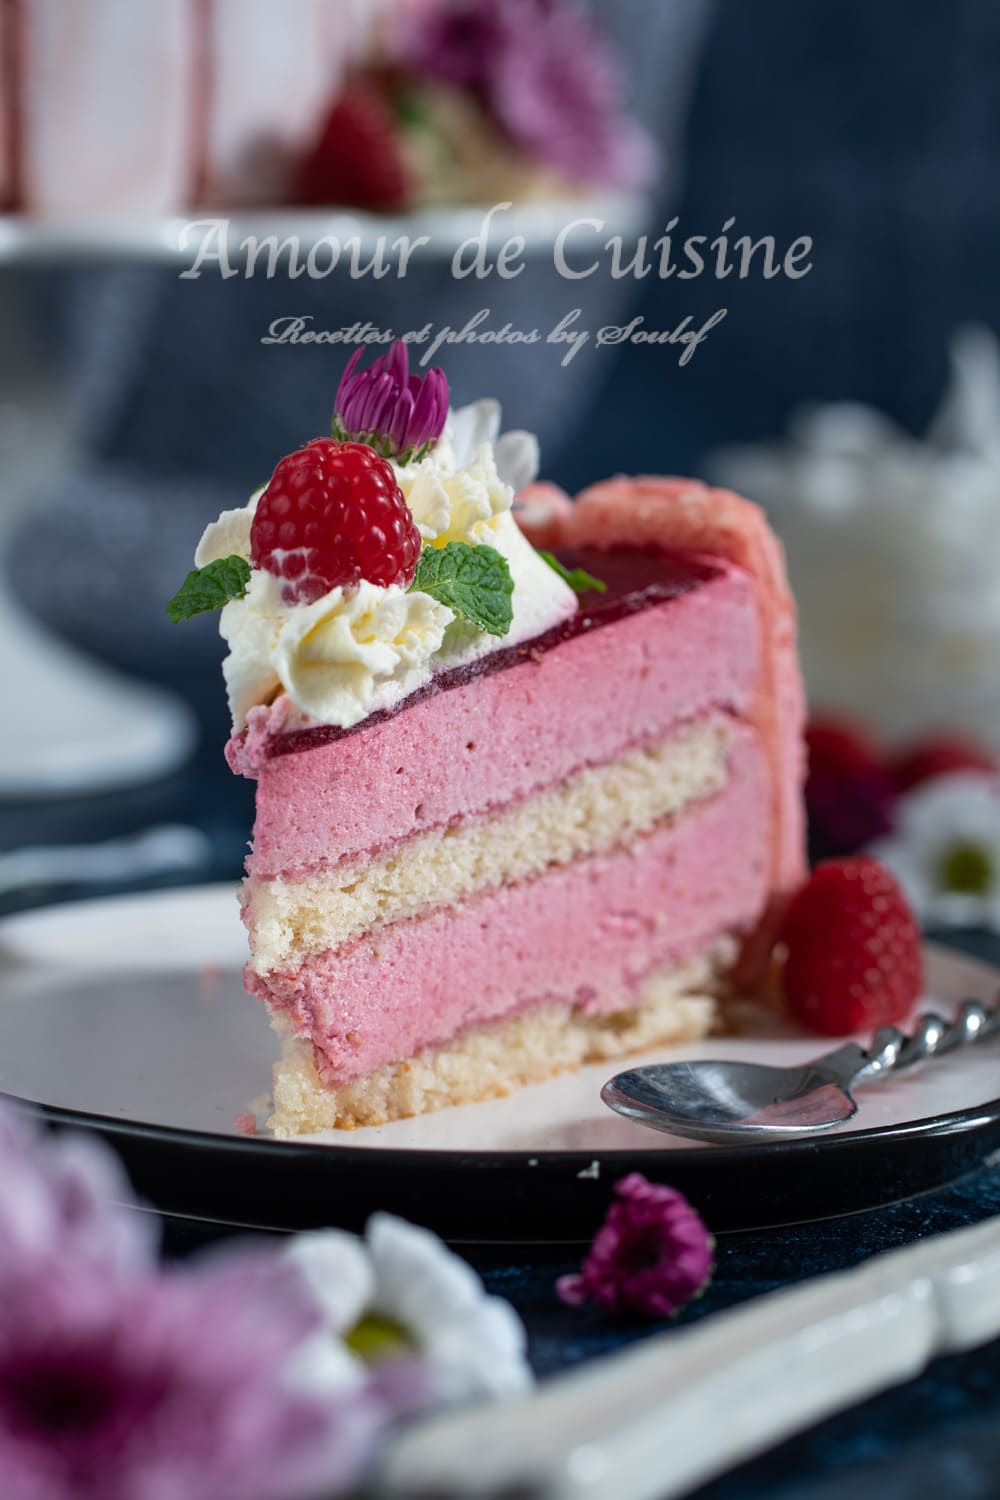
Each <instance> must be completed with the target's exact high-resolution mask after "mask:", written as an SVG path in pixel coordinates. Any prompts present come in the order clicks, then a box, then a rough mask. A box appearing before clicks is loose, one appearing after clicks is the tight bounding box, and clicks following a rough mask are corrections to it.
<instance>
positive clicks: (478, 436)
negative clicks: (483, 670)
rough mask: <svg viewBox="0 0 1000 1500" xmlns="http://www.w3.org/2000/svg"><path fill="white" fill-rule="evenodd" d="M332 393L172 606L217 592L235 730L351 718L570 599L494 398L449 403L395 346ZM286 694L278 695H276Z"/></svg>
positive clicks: (522, 632)
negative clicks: (326, 433) (298, 445)
mask: <svg viewBox="0 0 1000 1500" xmlns="http://www.w3.org/2000/svg"><path fill="white" fill-rule="evenodd" d="M360 352H361V351H358V354H357V355H355V356H354V357H353V358H352V359H351V361H350V363H349V365H348V367H347V370H346V371H345V374H344V377H343V379H342V381H341V384H340V388H339V389H338V393H337V399H336V403H335V409H334V417H333V432H334V437H333V438H317V439H314V440H313V442H312V443H310V444H307V445H306V447H305V448H303V449H300V450H298V452H297V453H295V454H291V455H289V456H288V457H287V458H286V459H283V460H282V461H281V463H280V464H279V465H278V466H277V468H276V469H275V472H274V475H273V476H272V478H271V480H270V482H269V484H268V485H266V486H265V487H264V488H262V489H260V490H258V491H256V492H255V494H253V495H252V496H251V498H250V500H249V501H248V502H247V504H246V505H245V506H243V507H242V508H240V509H234V510H227V511H224V512H223V513H222V515H221V516H220V517H219V518H218V520H216V521H213V522H212V523H211V524H210V525H209V526H208V527H207V528H206V530H205V533H204V535H203V536H202V538H201V541H200V542H199V544H198V548H197V550H196V552H195V565H196V568H195V571H194V572H193V573H191V574H190V575H189V577H188V579H187V580H186V581H185V584H184V587H183V588H182V589H181V590H180V592H179V593H178V595H177V597H176V598H175V599H174V600H173V601H172V602H171V605H170V611H171V615H172V618H175V619H183V618H186V617H187V616H188V615H190V614H193V613H197V612H198V611H200V610H202V609H206V608H215V607H218V606H220V605H223V606H224V607H223V609H222V616H221V621H220V628H221V632H222V635H223V637H224V638H225V640H226V643H227V645H228V646H229V654H228V656H227V657H226V660H225V663H224V673H225V679H226V686H227V691H228V695H229V704H230V709H231V712H232V717H233V727H234V730H235V731H236V732H237V733H238V732H240V731H241V730H242V729H243V728H244V727H245V725H246V723H247V720H248V716H249V715H250V714H251V712H252V711H253V710H254V709H258V708H264V707H268V706H272V705H275V706H276V721H277V719H280V722H281V724H282V726H283V727H284V728H285V729H288V728H290V727H294V725H295V724H296V723H298V724H300V725H303V726H304V725H308V724H329V725H333V726H336V727H338V728H342V729H348V728H351V727H352V726H353V725H355V724H357V723H359V722H360V721H361V720H362V719H364V718H366V717H367V716H368V715H369V714H371V713H374V712H377V711H379V710H384V709H389V708H392V707H394V706H395V705H396V704H398V703H399V702H400V701H401V700H402V699H403V698H405V697H408V696H409V695H410V694H412V693H414V692H416V691H417V689H419V688H420V687H422V686H423V685H424V684H425V683H426V682H427V681H428V680H429V678H430V676H431V675H432V673H433V672H434V671H435V670H436V669H439V668H443V667H445V666H448V667H454V666H457V665H460V664H462V663H463V662H467V661H471V660H473V659H475V658H477V657H480V656H483V655H485V654H487V653H489V652H491V651H495V650H498V649H499V648H500V647H501V646H510V645H514V644H517V643H519V642H520V641H523V640H526V639H529V638H531V637H532V636H535V635H538V634H540V633H541V632H543V631H544V630H546V629H548V628H550V627H551V626H553V625H556V624H558V623H560V621H562V620H564V619H566V618H568V617H569V616H570V615H571V614H573V613H574V612H575V610H576V608H577V601H576V595H575V593H574V591H573V589H572V588H571V587H569V585H568V584H567V583H566V582H565V581H564V580H563V579H562V578H560V577H559V576H558V574H557V573H556V572H555V571H553V569H552V568H551V567H550V566H549V565H548V564H547V563H546V561H545V560H544V558H543V557H542V556H541V555H540V554H539V553H537V552H536V551H535V549H534V548H533V547H532V546H531V545H530V544H529V543H528V541H527V540H526V539H525V537H524V536H523V535H522V533H521V532H520V530H519V529H518V526H517V523H516V521H515V520H514V516H513V512H512V508H511V507H512V505H513V501H514V495H515V492H516V490H517V489H519V488H521V487H522V486H523V485H525V484H527V483H529V482H530V481H531V480H532V479H533V478H534V476H535V473H536V472H537V463H538V445H537V443H536V442H535V440H534V438H533V437H532V436H531V435H530V434H528V433H509V434H507V435H506V436H504V437H501V436H500V409H499V407H498V406H497V404H496V403H495V402H490V401H482V402H478V403H476V405H474V406H472V407H468V408H465V409H464V410H460V411H456V412H451V411H450V409H449V405H448V386H447V381H446V380H445V377H444V374H443V372H442V371H440V370H430V371H428V373H427V374H426V375H424V376H418V375H411V374H410V373H409V366H408V358H407V352H406V348H405V346H404V345H402V344H400V343H397V344H394V345H393V346H392V348H391V349H390V350H389V351H388V352H387V353H386V354H385V355H383V356H381V357H380V358H379V359H377V360H375V361H374V363H373V364H372V365H371V366H370V367H369V368H368V369H367V370H359V369H358V361H359V356H360ZM282 700H287V701H282Z"/></svg>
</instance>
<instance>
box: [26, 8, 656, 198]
mask: <svg viewBox="0 0 1000 1500" xmlns="http://www.w3.org/2000/svg"><path fill="white" fill-rule="evenodd" d="M649 167H650V148H649V144H648V141H647V140H646V138H645V137H644V136H643V134H642V133H641V131H640V130H639V129H638V127H637V126H636V125H635V124H634V123H633V122H632V121H631V120H630V119H629V118H628V116H627V114H626V113H625V110H624V107H623V103H622V85H621V79H620V77H619V73H618V69H617V67H616V65H615V59H614V57H613V55H612V53H611V51H610V49H609V46H608V44H607V42H606V40H605V38H604V37H603V35H602V34H601V32H600V31H599V29H598V27H597V25H596V23H595V21H594V19H593V17H592V16H591V15H590V14H589V12H588V11H587V10H586V8H585V6H584V5H583V4H582V3H581V0H281V4H276V3H275V0H156V3H155V4H150V5H144V4H136V3H135V0H0V205H2V206H5V207H6V208H8V209H14V210H18V211H22V212H25V213H28V214H32V215H37V216H41V217H73V216H76V217H81V216H101V215H108V216H122V217H127V216H130V215H136V216H142V215H149V214H157V213H169V212H177V211H179V210H182V209H185V208H190V207H194V206H198V205H201V206H206V207H212V208H217V209H230V208H245V207H248V206H255V205H256V206H276V205H296V204H299V205H308V206H316V205H341V204H342V205H347V206H355V207H363V208H370V209H374V210H396V211H402V210H407V209H411V208H414V207H418V206H420V205H422V204H433V203H442V202H446V203H455V202H490V203H492V202H494V201H501V200H504V199H508V198H509V199H522V198H531V197H538V196H551V195H553V194H560V193H572V192H578V191H579V190H580V189H581V188H586V187H591V186H595V185H613V186H621V187H632V186H635V185H636V184H637V183H639V182H640V181H641V180H643V179H644V178H645V176H646V175H647V174H648V171H649Z"/></svg>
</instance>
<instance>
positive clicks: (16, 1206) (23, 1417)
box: [0, 1106, 384, 1500]
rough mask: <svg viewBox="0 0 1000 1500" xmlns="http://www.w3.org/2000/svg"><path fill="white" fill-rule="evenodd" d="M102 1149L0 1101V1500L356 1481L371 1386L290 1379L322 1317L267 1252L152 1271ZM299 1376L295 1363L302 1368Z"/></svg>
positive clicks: (244, 1499) (145, 1496) (254, 1499)
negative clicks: (32, 1121) (112, 1199)
mask: <svg viewBox="0 0 1000 1500" xmlns="http://www.w3.org/2000/svg"><path fill="white" fill-rule="evenodd" d="M109 1187H111V1188H113V1190H114V1191H115V1192H116V1194H117V1195H119V1196H121V1197H124V1198H125V1199H126V1201H127V1200H128V1194H127V1191H126V1188H125V1181H124V1176H123V1174H121V1173H120V1171H119V1169H118V1167H117V1163H116V1162H115V1161H114V1159H113V1158H112V1157H111V1155H110V1153H106V1152H104V1151H102V1150H101V1148H100V1147H98V1146H97V1145H96V1144H95V1143H92V1142H89V1141H85V1140H82V1139H81V1138H78V1137H70V1136H62V1137H59V1138H52V1139H48V1138H42V1137H36V1136H34V1135H33V1134H32V1133H31V1131H30V1130H29V1129H28V1128H27V1127H26V1125H25V1123H24V1121H23V1120H21V1119H20V1118H16V1117H14V1116H12V1115H11V1114H10V1113H9V1112H8V1111H7V1110H5V1109H4V1108H3V1107H2V1106H0V1475H2V1476H3V1484H2V1493H3V1496H4V1500H67V1497H69V1496H73V1497H74V1500H230V1497H231V1500H291V1497H294V1496H300V1497H308V1496H314V1495H317V1494H320V1493H322V1494H324V1495H329V1494H333V1493H336V1492H337V1491H339V1490H342V1489H343V1488H345V1487H347V1486H348V1485H350V1484H352V1483H353V1482H354V1481H355V1480H356V1479H357V1477H358V1475H359V1473H360V1471H361V1468H362V1465H363V1463H364V1461H365V1459H366V1458H367V1456H368V1453H369V1451H370V1445H371V1443H372V1441H373V1439H374V1436H375V1434H376V1432H377V1430H378V1428H379V1426H380V1423H381V1422H382V1420H383V1419H384V1405H383V1397H382V1393H381V1392H378V1393H376V1392H375V1390H374V1387H373V1386H372V1384H371V1383H370V1382H365V1381H362V1382H356V1383H354V1384H353V1385H351V1386H349V1387H346V1388H341V1387H334V1388H330V1387H324V1386H323V1383H322V1381H321V1380H320V1379H318V1378H317V1375H316V1369H315V1364H316V1361H314V1368H313V1371H312V1379H311V1380H307V1379H304V1378H303V1370H302V1364H303V1361H302V1355H303V1352H304V1351H306V1350H308V1349H309V1347H310V1344H311V1342H312V1341H313V1340H314V1339H315V1337H316V1334H317V1332H318V1331H319V1330H320V1329H321V1326H322V1323H321V1314H320V1309H319V1307H318V1305H317V1303H316V1301H315V1299H314V1297H313V1295H312V1294H311V1293H310V1291H309V1289H308V1287H307V1285H306V1283H305V1281H304V1279H303V1278H302V1276H301V1275H300V1273H298V1272H297V1271H296V1269H295V1268H294V1266H291V1265H289V1264H288V1263H286V1262H285V1260H284V1259H283V1258H282V1257H279V1256H278V1255H276V1254H275V1253H274V1252H273V1251H270V1250H268V1251H266V1252H264V1251H259V1252H258V1251H254V1252H251V1251H246V1250H245V1251H241V1252H239V1253H232V1252H230V1253H227V1254H221V1253H220V1254H216V1255H212V1256H209V1257H206V1258H205V1259H204V1260H203V1261H202V1262H201V1263H200V1264H198V1263H196V1264H194V1265H191V1266H186V1267H184V1268H182V1269H177V1270H167V1271H164V1272H161V1271H159V1270H158V1269H157V1267H156V1265H155V1263H154V1259H153V1254H152V1244H151V1240H150V1235H149V1232H148V1230H147V1228H146V1227H145V1226H146V1222H147V1221H146V1219H145V1218H144V1217H143V1216H140V1215H139V1214H136V1213H134V1212H131V1211H129V1210H128V1209H127V1208H125V1207H115V1206H112V1205H110V1204H109V1203H108V1202H107V1201H106V1199H105V1196H104V1194H105V1191H106V1190H107V1189H108V1188H109ZM307 1373H308V1371H307Z"/></svg>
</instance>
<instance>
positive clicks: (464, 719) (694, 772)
mask: <svg viewBox="0 0 1000 1500" xmlns="http://www.w3.org/2000/svg"><path fill="white" fill-rule="evenodd" d="M359 358H360V351H359V352H358V354H356V355H355V356H354V357H353V358H352V360H351V361H350V364H349V367H348V369H347V371H346V372H345V375H344V378H343V379H342V381H341V384H340V388H339V390H338V393H337V398H336V403H335V411H334V417H333V425H332V435H331V436H330V437H321V438H317V439H315V440H313V441H312V442H311V443H309V444H307V445H306V446H305V447H304V448H303V449H300V450H298V451H297V452H295V453H293V454H290V455H288V456H287V457H286V458H284V459H282V460H281V462H280V463H279V464H278V465H277V467H276V469H275V471H274V473H273V475H272V477H271V479H270V481H269V483H268V484H267V486H266V487H265V488H264V489H263V490H262V491H259V492H258V493H257V494H256V495H254V496H253V497H252V498H251V500H250V502H249V504H248V505H247V506H245V507H244V508H242V509H240V510H234V511H228V512H225V513H224V514H223V515H222V516H221V517H220V518H219V520H218V521H217V522H214V523H213V524H212V525H210V526H209V527H208V529H207V531H206V532H205V535H204V536H203V538H202V540H201V543H200V544H199V547H198V550H197V553H196V557H195V562H196V568H195V570H194V571H193V572H192V573H191V574H190V575H189V576H188V578H187V580H186V581H185V584H184V586H183V587H182V589H181V590H180V592H179V593H178V595H177V596H176V598H175V599H174V600H173V601H172V602H171V606H170V610H169V612H170V614H171V617H172V618H175V619H181V618H185V617H187V616H188V615H190V614H193V613H197V612H199V611H200V610H204V609H210V608H214V607H218V606H223V608H222V615H221V630H222V634H223V636H224V637H225V639H226V641H227V643H228V646H229V655H228V657H227V658H226V662H225V667H224V670H225V678H226V684H227V689H228V696H229V702H230V707H231V710H232V716H233V735H232V739H231V741H230V743H229V746H228V749H227V755H228V759H229V762H230V765H231V766H232V768H233V769H234V770H235V771H237V772H240V773H242V774H244V775H247V776H251V777H254V778H256V782H257V794H256V822H255V827H254V833H253V852H252V855H251V857H250V859H249V861H248V865H247V879H246V881H245V884H244V889H243V911H244V918H245V921H246V924H247V927H248V930H249V933H250V942H251V958H250V962H249V964H248V966H247V970H246V984H247V988H248V989H249V991H250V992H251V993H253V994H255V995H257V996H259V997H260V998H261V999H262V1000H263V1001H264V1002H265V1003H266V1004H267V1006H268V1008H269V1011H270V1013H271V1016H272V1018H273V1021H274V1024H275V1027H276V1029H277V1030H278V1031H279V1032H280V1033H281V1035H282V1037H283V1039H284V1055H283V1057H282V1060H281V1061H280V1062H279V1063H278V1064H277V1065H276V1068H275V1074H274V1100H275V1113H274V1117H273V1121H272V1124H273V1126H274V1129H275V1130H276V1132H277V1133H278V1134H279V1135H293V1134H296V1133H299V1132H307V1131H313V1130H318V1129H322V1128H327V1127H334V1126H338V1127H351V1126H356V1125H363V1124H377V1123H381V1122H384V1121H387V1120H391V1119H395V1118H398V1117H401V1116H405V1115H411V1114H418V1113H421V1112H423V1111H426V1110H431V1109H436V1108H439V1107H441V1106H443V1105H448V1104H457V1103H463V1102H468V1101H473V1100H478V1099H483V1098H488V1097H491V1096H494V1095H497V1094H501V1093H505V1092H507V1091H509V1090H510V1089H512V1088H514V1087H517V1086H519V1085H522V1084H527V1083H530V1082H533V1081H536V1080H539V1079H542V1078H545V1077H548V1076H549V1075H550V1074H552V1073H555V1072H558V1071H559V1070H561V1069H563V1068H567V1067H572V1066H575V1065H577V1064H580V1063H583V1062H586V1061H591V1060H597V1059H603V1058H610V1057H615V1056H619V1055H621V1054H623V1053H627V1052H630V1051H634V1050H637V1049H640V1048H643V1047H648V1046H651V1045H653V1044H655V1043H659V1042H673V1041H681V1040H684V1041H690V1040H693V1039H695V1038H698V1037H700V1036H703V1035H705V1034H706V1032H708V1031H709V1030H710V1029H711V1027H712V1026H713V1024H715V1022H716V1019H717V1014H718V1012H717V1004H718V1000H719V997H720V996H723V995H725V994H726V993H728V992H729V991H730V990H731V989H732V987H733V986H734V984H735V983H736V981H737V976H738V977H739V982H740V983H742V984H753V983H754V982H756V981H757V980H759V979H760V977H761V975H762V973H763V971H764V969H765V967H766V964H767V961H768V955H769V951H770V948H771V944H772V941H773V937H774V933H775V930H776V924H777V922H778V921H779V920H780V917H781V914H782V910H783V907H784V904H785V901H786V899H787V897H788V896H789V894H790V893H791V892H792V891H793V890H794V889H795V888H796V887H797V886H798V884H799V882H800V880H801V878H802V874H803V868H804V863H803V828H802V809H801V779H802V769H803V767H802V743H801V731H802V694H801V684H800V680H799V673H798V663H797V655H796V648H795V629H794V607H793V603H792V600H791V597H790V594H789V592H788V588H787V584H786V581H785V576H784V567H783V561H782V557H781V552H780V549H779V547H778V545H777V543H776V542H775V540H774V538H773V536H772V535H771V533H770V531H769V530H768V528H767V525H766V523H765V521H764V519H763V516H762V514H761V512H760V511H759V510H758V509H757V508H756V507H755V506H753V505H751V504H749V503H748V502H746V501H744V500H741V499H739V498H738V497H737V496H736V495H733V494H730V493H728V492H725V491H721V490H710V489H708V488H706V487H705V486H704V485H701V484H699V483H697V482H695V481H689V480H678V479H662V478H639V479H626V478H618V479H614V480H609V481H607V482H604V483H600V484H596V485H594V486H592V487H591V488H589V489H588V490H587V491H585V492H584V493H583V494H582V495H581V496H579V497H578V498H577V499H576V501H574V502H570V500H569V499H568V498H567V497H566V496H565V495H563V494H561V493H560V492H558V491H555V490H554V489H552V487H550V486H539V485H537V484H533V483H532V481H533V480H534V475H535V470H536V467H537V445H536V444H535V443H534V441H533V439H532V438H531V437H530V436H529V435H527V434H525V433H508V434H506V435H504V436H500V414H499V410H498V409H497V407H496V405H495V403H492V402H489V401H486V402H480V403H478V404H477V405H475V406H473V407H469V408H465V409H462V410H457V411H453V410H451V409H450V406H449V397H448V387H447V382H446V380H445V377H444V375H443V373H442V372H440V371H437V370H432V371H429V372H428V373H427V374H426V375H425V376H423V377H422V378H421V377H418V376H415V375H413V376H411V375H410V373H409V370H408V362H407V354H406V349H405V348H404V347H403V346H402V345H398V344H397V345H394V346H392V348H391V349H390V350H389V351H388V352H387V353H385V354H383V355H382V356H381V357H380V358H378V359H377V360H376V361H375V362H374V364H372V365H371V367H370V368H369V369H367V370H361V369H359V368H358V360H359ZM515 497H517V508H515ZM538 549H541V550H538Z"/></svg>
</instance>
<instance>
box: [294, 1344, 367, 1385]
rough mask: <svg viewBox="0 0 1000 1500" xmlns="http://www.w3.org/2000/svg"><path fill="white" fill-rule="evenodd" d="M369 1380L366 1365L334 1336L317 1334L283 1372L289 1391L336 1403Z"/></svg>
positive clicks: (297, 1353)
mask: <svg viewBox="0 0 1000 1500" xmlns="http://www.w3.org/2000/svg"><path fill="white" fill-rule="evenodd" d="M367 1379H368V1373H367V1370H366V1369H365V1365H364V1362H363V1361H362V1360H360V1359H358V1357H357V1355H356V1354H352V1353H351V1351H350V1349H348V1348H347V1346H346V1344H344V1343H342V1342H341V1340H340V1339H338V1338H336V1337H335V1336H334V1335H333V1334H331V1333H325V1332H319V1333H314V1334H312V1335H311V1337H309V1338H307V1339H306V1340H305V1341H304V1342H303V1343H301V1344H300V1345H299V1347H298V1348H297V1349H296V1350H295V1353H294V1354H293V1355H292V1357H291V1359H290V1360H289V1361H288V1363H287V1364H286V1366H285V1368H284V1370H283V1371H282V1384H283V1385H284V1387H285V1389H286V1390H289V1391H293V1392H299V1393H301V1394H302V1395H308V1396H320V1397H323V1398H325V1399H328V1400H332V1399H334V1398H335V1397H337V1396H342V1395H344V1394H345V1393H346V1392H350V1391H356V1390H358V1389H359V1388H360V1387H361V1386H363V1385H364V1384H365V1383H366V1382H367Z"/></svg>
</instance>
